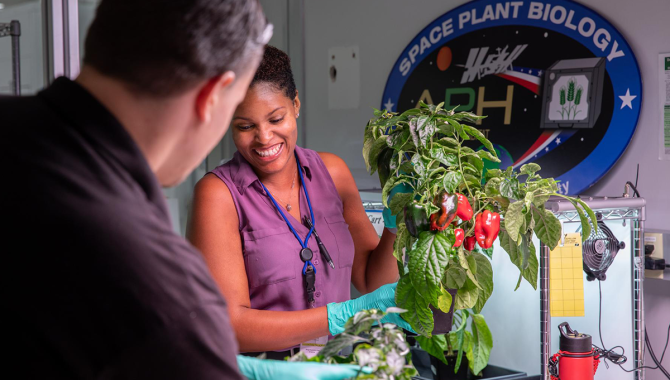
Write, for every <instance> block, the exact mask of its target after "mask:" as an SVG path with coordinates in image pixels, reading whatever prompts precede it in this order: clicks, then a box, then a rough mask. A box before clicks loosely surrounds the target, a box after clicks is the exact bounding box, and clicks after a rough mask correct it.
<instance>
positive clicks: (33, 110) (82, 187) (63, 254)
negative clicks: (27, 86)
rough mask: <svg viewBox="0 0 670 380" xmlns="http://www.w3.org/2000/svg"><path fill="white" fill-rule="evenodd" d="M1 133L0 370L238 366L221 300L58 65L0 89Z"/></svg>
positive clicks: (123, 141)
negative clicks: (5, 92)
mask: <svg viewBox="0 0 670 380" xmlns="http://www.w3.org/2000/svg"><path fill="white" fill-rule="evenodd" d="M0 134H1V136H2V137H1V139H0V141H1V143H0V144H1V145H0V146H1V147H2V148H1V150H0V151H1V152H2V157H3V160H2V162H3V166H4V168H3V169H4V170H3V176H4V180H3V185H2V190H1V191H2V203H3V211H4V212H3V215H2V218H3V220H4V223H3V224H4V226H3V228H2V230H3V236H4V238H3V243H4V246H5V248H4V249H3V250H2V251H4V252H3V255H2V256H3V258H5V260H4V264H3V265H2V272H3V276H2V283H3V285H2V294H3V296H2V303H3V306H2V309H3V310H4V311H3V312H2V319H3V323H2V326H3V329H4V330H5V331H4V332H3V339H2V340H3V347H4V348H5V349H9V350H10V351H11V355H12V356H10V358H11V359H8V358H7V357H6V356H5V357H4V358H3V369H2V370H3V372H5V373H13V374H15V375H14V376H16V375H18V377H15V378H40V379H52V378H67V379H92V378H96V379H168V378H169V379H174V378H183V379H186V378H188V379H217V380H224V379H240V378H241V375H239V373H238V372H237V365H236V359H235V354H236V352H237V343H236V341H235V338H234V333H233V330H232V327H231V325H230V322H229V318H228V313H227V310H226V305H225V301H224V300H223V297H222V296H221V294H220V293H219V291H218V289H217V286H216V284H215V282H214V281H213V279H212V278H211V276H210V274H209V271H208V268H207V266H206V265H205V263H204V261H203V258H202V256H201V255H200V253H199V252H197V251H196V250H195V248H193V247H192V246H191V245H190V244H189V243H188V242H186V241H185V240H184V239H183V238H181V237H180V236H178V235H176V234H175V233H174V232H173V231H172V227H171V224H170V221H169V215H168V212H167V207H166V204H165V200H164V196H163V193H162V191H161V188H160V186H159V184H158V182H157V180H156V178H155V176H154V174H153V173H152V172H151V170H150V168H149V166H148V163H147V162H146V160H145V158H144V156H143V155H142V153H141V152H140V150H139V148H138V147H137V145H136V144H135V143H134V141H133V140H132V139H131V137H130V135H129V134H128V133H127V132H126V131H125V129H124V128H123V127H122V126H121V125H120V123H119V122H118V121H117V120H116V119H115V118H114V116H113V115H112V114H111V113H109V111H107V110H106V109H105V108H104V107H103V106H102V105H101V104H100V103H99V102H98V101H97V100H96V99H95V98H94V97H93V96H91V95H90V94H89V93H88V92H87V91H86V90H84V88H82V87H81V86H79V85H78V84H76V83H74V82H72V81H70V80H68V79H65V78H60V79H57V80H56V81H55V82H54V84H53V85H52V86H50V87H49V88H47V89H46V90H44V91H42V92H41V93H39V94H38V95H37V96H33V97H24V98H11V97H10V98H0ZM3 351H5V350H3ZM5 352H7V351H5ZM3 356H4V355H3Z"/></svg>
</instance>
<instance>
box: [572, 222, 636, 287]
mask: <svg viewBox="0 0 670 380" xmlns="http://www.w3.org/2000/svg"><path fill="white" fill-rule="evenodd" d="M601 217H602V216H601V215H598V232H597V233H595V232H594V231H593V229H591V235H589V238H588V239H587V240H586V241H585V242H584V249H583V251H582V256H583V258H584V272H586V279H587V280H589V281H593V280H595V279H596V278H597V279H598V280H600V281H605V278H606V277H607V276H605V272H607V269H608V268H609V267H610V265H612V261H614V258H615V257H616V254H617V253H618V252H619V250H620V249H624V248H625V247H626V244H625V243H624V242H622V241H621V242H620V241H619V240H617V238H616V237H615V236H614V234H613V233H612V230H610V229H609V228H608V227H607V226H606V225H605V223H603V221H602V220H600V219H601Z"/></svg>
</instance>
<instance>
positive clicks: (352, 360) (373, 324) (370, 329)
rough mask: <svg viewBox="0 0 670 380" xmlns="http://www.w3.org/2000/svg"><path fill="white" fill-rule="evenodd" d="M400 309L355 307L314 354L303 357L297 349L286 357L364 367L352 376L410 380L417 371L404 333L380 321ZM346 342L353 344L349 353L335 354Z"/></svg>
mask: <svg viewBox="0 0 670 380" xmlns="http://www.w3.org/2000/svg"><path fill="white" fill-rule="evenodd" d="M404 312H406V310H402V309H399V308H393V307H390V308H388V309H386V312H384V311H381V310H377V309H370V310H362V311H359V312H358V313H356V314H355V315H354V316H353V317H351V318H349V320H348V321H347V323H346V324H345V325H344V332H342V333H341V334H338V335H337V336H336V337H335V338H334V339H332V340H330V341H329V342H328V343H326V346H325V347H324V348H322V349H321V351H319V354H318V355H316V356H314V357H312V358H307V356H306V355H305V354H304V353H303V352H299V353H297V354H295V355H293V356H292V357H290V358H288V360H289V361H293V362H304V361H310V362H319V363H329V364H356V365H359V366H361V367H365V368H366V369H367V371H365V372H363V371H361V373H359V375H358V376H357V377H356V379H396V380H410V379H412V377H413V376H417V375H418V372H417V370H416V369H415V368H414V366H413V365H412V361H411V355H409V353H410V352H409V345H408V344H407V341H406V340H405V334H403V332H402V330H400V329H399V328H398V327H397V326H396V325H394V324H392V323H384V321H383V318H384V317H385V316H386V315H387V314H388V313H404ZM350 346H354V350H353V352H352V353H351V354H350V355H348V356H341V355H339V353H340V351H342V349H344V348H346V347H350Z"/></svg>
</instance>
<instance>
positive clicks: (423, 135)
mask: <svg viewBox="0 0 670 380" xmlns="http://www.w3.org/2000/svg"><path fill="white" fill-rule="evenodd" d="M419 119H421V117H419ZM435 129H436V128H435V121H434V120H431V119H428V120H426V121H425V122H424V123H423V124H421V120H419V122H418V124H417V131H418V133H419V141H420V142H421V145H422V146H423V147H426V146H427V145H428V142H429V141H430V138H431V137H432V136H433V134H435Z"/></svg>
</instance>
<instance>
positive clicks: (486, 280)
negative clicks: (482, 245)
mask: <svg viewBox="0 0 670 380" xmlns="http://www.w3.org/2000/svg"><path fill="white" fill-rule="evenodd" d="M471 257H472V258H473V259H474V260H475V261H476V262H477V281H478V282H479V285H481V290H480V291H479V295H478V296H477V303H476V304H475V306H474V307H473V308H472V309H473V310H474V311H475V312H476V313H481V312H482V309H483V308H484V304H486V301H487V300H488V299H489V297H490V296H491V293H493V268H492V267H491V262H490V261H489V259H487V258H486V256H484V255H482V254H481V253H479V252H472V254H471Z"/></svg>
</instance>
